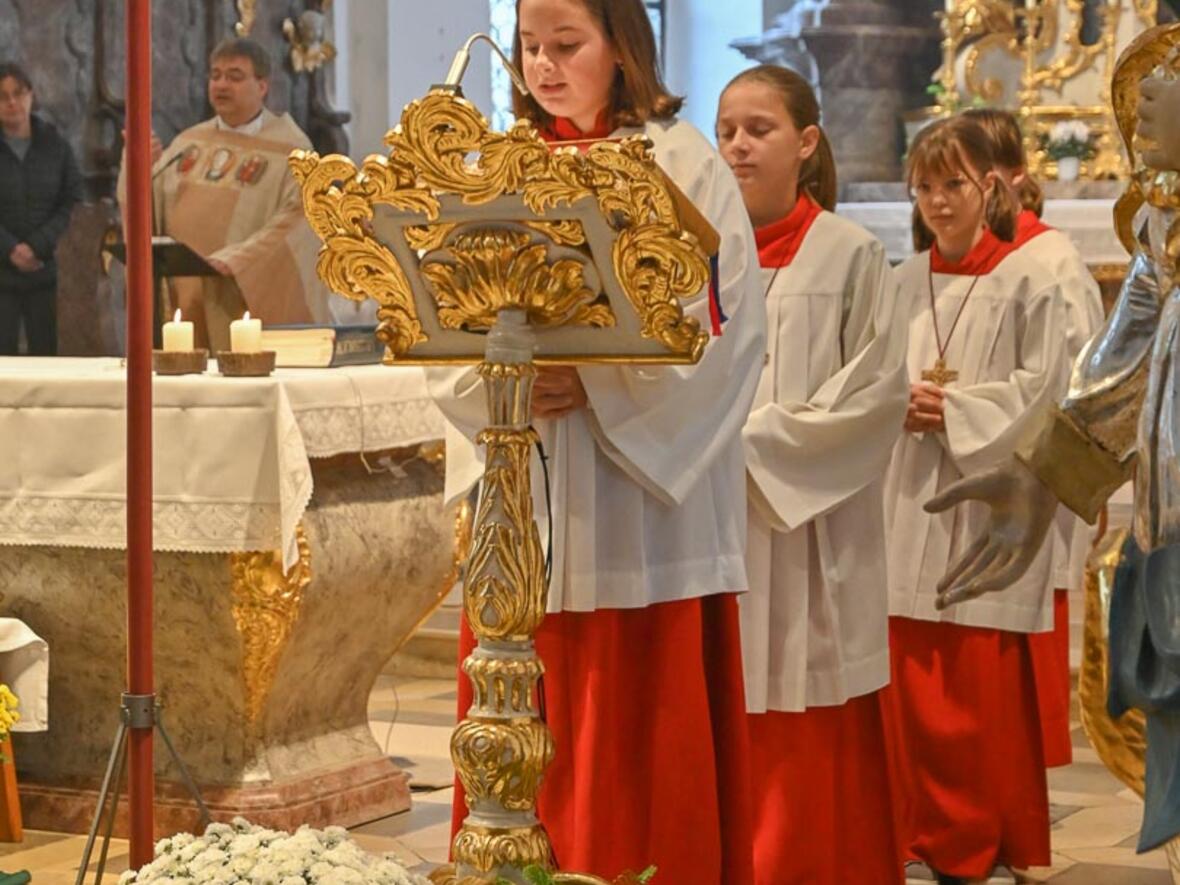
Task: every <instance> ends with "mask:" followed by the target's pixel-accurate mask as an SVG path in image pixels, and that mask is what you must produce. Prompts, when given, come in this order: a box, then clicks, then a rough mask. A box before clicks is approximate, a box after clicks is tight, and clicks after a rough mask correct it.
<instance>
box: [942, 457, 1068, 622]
mask: <svg viewBox="0 0 1180 885" xmlns="http://www.w3.org/2000/svg"><path fill="white" fill-rule="evenodd" d="M963 501H982V502H983V503H984V504H987V505H988V507H989V508H991V514H990V516H989V518H988V524H987V530H986V531H985V532H984V533H983V534H981V535H980V536H979V537H978V538H976V539H975V540H974V541H973V542H972V544H971V546H970V547H968V548H967V549H966V550H965V551H963V555H962V556H960V557H959V558H958V560H957V561H955V562H954V563H953V564H952V565H951V567H950V568H949V569H948V570H947V573H946V574H945V575H944V576H943V578H942V580H941V581H939V583H938V600H937V606H938V608H940V609H943V608H946V607H947V606H951V605H954V604H955V603H957V602H963V601H965V600H967V599H974V598H975V597H977V596H982V595H983V594H984V593H991V592H994V591H996V590H1003V589H1004V588H1005V587H1007V586H1009V585H1010V584H1012V583H1013V582H1014V581H1016V579H1017V578H1019V577H1020V576H1021V575H1023V574H1024V573H1025V571H1026V570H1027V569H1028V567H1029V565H1031V564H1032V561H1033V559H1034V558H1036V555H1037V552H1038V551H1039V550H1040V549H1041V543H1042V542H1043V541H1044V540H1045V534H1046V533H1047V532H1048V530H1049V526H1050V524H1051V523H1052V522H1053V514H1054V512H1055V510H1056V508H1057V498H1056V497H1055V496H1054V495H1053V493H1052V492H1051V491H1049V489H1048V488H1046V487H1045V486H1044V485H1043V484H1042V483H1041V481H1040V480H1039V479H1037V478H1036V476H1034V475H1033V473H1032V471H1030V470H1029V469H1028V468H1027V467H1025V466H1024V464H1022V463H1021V462H1020V461H1018V460H1016V459H1015V458H1012V459H1011V460H1010V461H1008V462H1007V463H1005V464H1003V465H1001V466H999V467H995V468H993V469H991V470H988V471H986V472H984V473H979V474H976V475H975V476H967V477H964V478H963V479H961V480H959V481H958V482H956V483H955V484H953V485H951V486H948V487H947V488H946V489H944V490H943V491H942V492H941V493H940V494H938V495H935V496H934V497H933V498H931V499H930V500H929V501H927V502H926V505H925V508H926V511H927V512H928V513H939V512H941V511H943V510H947V509H949V508H951V507H953V506H955V505H956V504H960V503H962V502H963Z"/></svg>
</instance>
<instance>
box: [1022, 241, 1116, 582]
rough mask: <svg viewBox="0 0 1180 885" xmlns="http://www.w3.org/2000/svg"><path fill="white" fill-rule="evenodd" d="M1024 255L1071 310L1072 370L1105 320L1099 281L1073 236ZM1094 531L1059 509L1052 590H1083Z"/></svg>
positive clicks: (1033, 244)
mask: <svg viewBox="0 0 1180 885" xmlns="http://www.w3.org/2000/svg"><path fill="white" fill-rule="evenodd" d="M1019 251H1020V253H1021V254H1023V255H1026V256H1028V257H1029V258H1031V259H1033V260H1034V261H1036V262H1037V263H1038V264H1040V265H1041V266H1042V267H1044V268H1046V269H1047V270H1048V271H1049V273H1050V274H1051V275H1052V276H1053V277H1054V278H1055V279H1056V280H1057V282H1058V284H1060V286H1061V294H1062V296H1063V297H1064V298H1065V307H1066V316H1067V321H1066V356H1067V358H1068V359H1069V362H1070V364H1071V365H1072V363H1073V361H1074V360H1075V359H1076V358H1077V356H1078V354H1079V353H1081V352H1082V348H1083V347H1084V346H1085V345H1086V342H1087V341H1089V340H1090V339H1091V338H1092V337H1094V335H1095V334H1097V332H1098V330H1099V329H1101V328H1102V322H1103V320H1104V319H1105V317H1104V315H1103V308H1102V291H1101V289H1099V287H1098V281H1097V280H1095V279H1094V275H1093V274H1091V273H1090V271H1089V269H1088V268H1087V267H1086V262H1085V260H1084V259H1083V258H1082V255H1081V253H1080V252H1078V249H1077V246H1075V245H1074V243H1073V240H1071V239H1070V238H1069V235H1068V234H1065V233H1062V232H1061V231H1059V230H1054V229H1052V228H1050V229H1049V230H1046V231H1043V232H1042V233H1039V234H1037V235H1036V236H1034V237H1033V238H1032V239H1030V240H1028V241H1027V242H1026V243H1024V244H1023V245H1022V246H1021V247H1020V249H1019ZM1093 539H1094V529H1093V528H1092V527H1091V526H1089V525H1088V524H1087V523H1086V521H1085V520H1084V519H1082V518H1081V517H1079V516H1077V515H1075V514H1074V513H1073V511H1071V510H1070V509H1069V508H1067V507H1064V506H1061V507H1058V508H1057V517H1056V519H1055V520H1054V522H1053V528H1052V530H1051V533H1050V535H1049V541H1048V543H1052V544H1053V586H1054V587H1056V588H1060V589H1063V590H1080V589H1082V582H1083V580H1084V576H1085V570H1086V557H1087V556H1089V554H1090V545H1091V544H1092V543H1093Z"/></svg>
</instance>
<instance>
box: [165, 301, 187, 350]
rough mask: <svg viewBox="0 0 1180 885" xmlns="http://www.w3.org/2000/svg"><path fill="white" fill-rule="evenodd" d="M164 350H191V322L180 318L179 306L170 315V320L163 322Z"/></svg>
mask: <svg viewBox="0 0 1180 885" xmlns="http://www.w3.org/2000/svg"><path fill="white" fill-rule="evenodd" d="M164 349H165V350H185V351H188V350H192V349H193V324H192V323H190V322H188V321H187V320H184V321H182V320H181V319H180V308H177V309H176V313H175V314H173V316H172V322H170V323H164Z"/></svg>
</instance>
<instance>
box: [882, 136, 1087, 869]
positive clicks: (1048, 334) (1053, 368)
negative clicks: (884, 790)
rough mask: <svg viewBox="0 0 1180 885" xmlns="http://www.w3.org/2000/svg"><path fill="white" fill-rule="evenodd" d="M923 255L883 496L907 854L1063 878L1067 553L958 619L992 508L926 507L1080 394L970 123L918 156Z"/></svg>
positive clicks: (912, 267) (910, 272) (911, 297)
mask: <svg viewBox="0 0 1180 885" xmlns="http://www.w3.org/2000/svg"><path fill="white" fill-rule="evenodd" d="M907 177H908V181H909V184H910V187H911V189H912V191H913V193H914V194H915V197H916V203H917V205H916V207H915V215H914V244H915V248H916V249H917V250H919V252H918V254H917V255H915V256H914V257H913V258H911V259H909V260H908V261H906V262H905V263H904V264H903V265H902V266H901V267H900V268H898V271H897V276H898V283H899V286H900V288H901V292H902V296H903V298H904V299H905V300H906V302H907V303H908V321H909V356H908V364H909V376H910V381H911V395H910V407H909V411H908V412H907V416H906V424H905V430H904V432H903V433H902V435H901V438H900V439H899V440H898V442H897V445H896V448H895V450H894V453H893V460H892V463H891V465H890V469H889V473H888V476H887V480H886V486H885V504H886V528H887V531H888V545H889V561H888V570H887V573H888V578H889V596H890V615H891V616H892V617H891V619H890V643H891V652H892V668H893V686H892V690H891V692H890V698H891V699H892V700H893V701H894V702H895V703H896V704H897V717H896V722H897V725H898V734H899V737H900V740H899V741H898V742H897V744H896V745H895V747H894V749H895V750H896V761H897V768H898V770H899V771H900V773H901V774H902V776H903V777H904V778H905V782H906V784H907V786H908V796H907V799H908V805H909V808H910V811H911V814H910V815H909V816H908V818H907V820H906V822H905V827H906V830H907V832H906V844H905V848H906V850H907V851H908V852H909V853H910V854H911V855H912V856H915V857H917V858H919V859H921V860H924V861H926V862H927V863H928V864H929V865H930V866H931V867H933V868H934V869H935V870H936V871H937V872H939V873H940V874H943V875H944V876H946V877H950V878H949V879H948V881H958V880H960V879H962V880H966V881H974V880H984V879H986V877H987V875H988V874H989V872H990V871H991V870H992V868H993V867H994V866H995V865H997V864H1006V865H1009V866H1014V867H1028V866H1034V865H1045V864H1047V863H1048V862H1049V817H1048V796H1047V788H1046V782H1045V769H1044V754H1043V751H1042V738H1041V729H1040V714H1039V710H1038V704H1037V694H1036V685H1035V680H1034V678H1033V669H1032V655H1031V651H1030V645H1029V636H1030V635H1031V634H1033V633H1037V632H1043V631H1048V630H1050V629H1051V628H1052V626H1053V597H1052V565H1053V563H1052V548H1051V547H1050V546H1049V545H1046V547H1045V548H1044V549H1043V550H1042V551H1041V554H1040V556H1039V559H1038V562H1037V563H1036V564H1035V565H1034V567H1033V568H1031V569H1030V570H1029V571H1028V573H1027V574H1026V575H1025V577H1024V579H1023V580H1022V582H1021V583H1020V585H1019V586H1016V587H1013V588H1012V590H1011V592H1010V593H1009V594H1008V595H1003V596H1002V597H1001V594H994V595H993V596H990V597H987V598H986V599H982V600H975V601H974V602H973V603H970V604H965V605H962V606H958V607H956V608H954V609H951V610H947V611H939V610H937V609H936V607H935V604H934V603H935V595H936V588H937V584H938V581H939V580H940V579H941V577H942V575H943V574H944V573H945V572H946V570H947V567H948V566H949V565H950V564H951V563H952V562H954V561H955V560H956V559H957V558H958V557H959V556H960V555H961V554H962V553H963V552H964V550H965V549H966V545H967V544H968V543H970V541H971V539H973V538H975V537H976V535H977V534H979V531H980V526H981V525H982V524H983V520H984V519H985V518H986V516H987V514H986V512H981V510H982V508H980V509H974V510H960V511H956V512H955V513H948V514H940V515H931V514H928V513H926V512H925V511H924V510H923V506H922V505H923V504H924V503H925V502H926V501H928V500H929V499H930V498H931V497H932V496H933V495H934V494H936V493H937V492H938V491H940V490H941V489H943V488H944V487H946V486H947V485H948V484H950V483H952V482H954V481H955V480H957V479H958V478H959V477H961V476H963V475H964V474H967V473H974V472H976V471H977V470H979V469H981V468H983V467H986V466H989V465H992V464H995V463H997V462H999V461H1002V460H1004V459H1005V458H1007V457H1009V456H1010V455H1011V453H1012V451H1013V450H1014V448H1015V447H1016V445H1017V444H1018V443H1019V442H1020V441H1021V439H1022V437H1023V436H1024V435H1025V434H1026V433H1027V432H1028V431H1029V429H1030V428H1031V427H1032V426H1034V425H1036V424H1037V422H1038V419H1040V418H1041V417H1042V414H1043V411H1044V409H1046V408H1047V407H1048V405H1049V404H1051V403H1053V402H1055V401H1056V397H1057V396H1058V395H1059V394H1060V393H1061V392H1062V391H1063V390H1064V387H1065V383H1066V381H1067V378H1068V372H1069V361H1068V358H1067V348H1066V323H1067V315H1066V314H1067V311H1066V306H1065V302H1064V298H1063V296H1062V293H1061V289H1060V286H1059V285H1058V283H1057V281H1056V279H1055V278H1054V277H1053V275H1052V274H1051V273H1050V271H1049V269H1048V268H1046V267H1044V266H1043V265H1041V264H1039V263H1037V262H1035V261H1033V260H1032V259H1031V258H1029V257H1028V256H1026V255H1024V254H1023V253H1022V252H1021V251H1019V250H1017V249H1016V247H1015V244H1014V243H1013V242H1012V238H1013V236H1014V235H1015V230H1016V216H1017V214H1018V204H1017V202H1016V200H1015V197H1014V196H1013V195H1012V193H1011V192H1010V191H1009V190H1008V188H1007V187H1005V186H1004V184H1003V183H1002V182H1001V181H1000V180H999V177H998V175H997V173H996V172H995V160H994V156H993V152H992V150H991V142H990V140H989V138H988V136H987V133H986V132H985V130H984V129H983V127H982V126H980V124H979V123H978V122H975V121H973V120H971V119H968V118H966V117H957V118H952V119H950V120H946V121H943V122H941V123H937V124H934V125H933V126H932V127H930V128H929V129H927V130H925V131H924V132H923V133H921V134H920V135H919V137H918V138H917V140H916V141H915V144H914V145H913V146H912V147H911V148H910V153H909V164H908V170H907Z"/></svg>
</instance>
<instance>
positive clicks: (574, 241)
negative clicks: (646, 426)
mask: <svg viewBox="0 0 1180 885" xmlns="http://www.w3.org/2000/svg"><path fill="white" fill-rule="evenodd" d="M459 73H460V74H461V68H460V69H459ZM448 79H450V78H448ZM455 79H457V75H456V77H455ZM386 143H387V145H388V146H389V147H390V153H389V155H388V157H380V156H371V157H369V158H368V159H367V160H366V161H365V163H364V165H363V167H362V168H361V169H360V170H358V169H357V168H356V166H355V165H354V164H353V163H352V161H351V160H349V159H348V158H346V157H341V156H328V157H324V158H320V157H319V156H318V155H316V154H308V153H296V154H295V155H293V156H292V159H291V166H292V169H293V171H294V173H295V176H296V178H298V179H299V181H300V182H301V183H302V187H303V200H304V211H305V212H306V214H307V217H308V220H309V222H310V223H311V226H312V228H313V229H314V230H315V231H316V232H317V233H318V234H319V235H320V237H321V238H322V239H323V240H324V247H323V249H322V250H321V255H320V262H319V272H320V275H321V276H322V277H323V278H324V280H325V281H326V282H327V283H328V284H329V285H330V286H331V287H332V289H333V290H335V291H338V292H341V293H344V294H347V295H350V296H351V297H353V298H356V299H358V300H360V299H365V298H372V299H373V300H375V301H377V302H378V304H379V311H378V319H379V323H380V325H379V328H378V336H379V337H380V338H381V339H382V340H383V341H385V343H386V344H387V361H389V362H395V361H396V362H399V363H400V362H411V363H415V362H416V363H423V364H428V365H429V364H448V365H472V366H476V368H475V370H474V371H475V372H476V373H478V376H479V377H480V378H481V379H482V381H483V384H484V388H485V391H486V394H487V403H488V426H487V428H486V429H485V430H484V431H483V432H482V433H481V434H480V435H479V442H480V443H481V444H483V445H484V446H485V447H486V462H485V472H484V479H483V485H482V491H481V497H480V502H479V504H478V506H477V510H476V518H475V525H474V528H473V531H472V550H471V554H470V557H469V558H468V561H467V571H466V575H465V583H464V601H463V605H464V614H465V616H466V618H467V622H468V623H469V624H470V625H471V628H472V630H473V631H474V633H475V635H476V637H477V639H478V647H477V648H476V650H475V651H474V652H473V653H472V654H471V655H470V656H469V657H468V658H467V660H466V661H465V662H464V664H463V669H464V671H465V672H466V674H467V676H468V677H469V678H470V679H471V683H472V686H473V689H474V695H475V700H474V703H473V705H472V707H471V709H470V710H469V711H468V713H467V716H466V718H465V719H464V720H463V721H462V722H461V723H460V724H459V726H458V727H457V728H456V729H455V732H454V734H453V736H452V740H451V757H452V759H453V760H454V762H455V768H456V771H457V773H458V776H459V778H460V780H461V781H462V783H463V787H464V789H465V792H466V797H467V805H468V810H469V813H468V816H467V818H466V820H465V822H464V824H463V826H462V828H461V829H460V831H459V833H458V835H457V836H456V838H455V840H454V843H453V845H452V854H453V857H454V859H455V865H454V867H447V868H444V869H441V870H438V871H436V872H435V873H434V875H433V876H432V878H433V879H434V881H436V882H439V883H444V882H445V883H461V885H474V883H481V882H494V881H495V880H496V879H497V877H500V876H502V877H504V878H506V879H507V880H509V881H511V882H514V883H524V882H525V881H526V880H525V878H524V874H523V871H524V869H525V868H526V867H528V866H531V865H536V866H539V867H543V868H549V866H550V857H551V851H550V845H549V840H548V837H547V836H546V834H545V831H544V829H543V828H542V826H541V825H540V823H539V821H538V819H537V815H536V807H537V795H538V791H539V790H540V786H541V780H542V778H543V776H544V772H545V768H546V767H547V765H548V763H549V762H550V760H551V759H552V758H553V756H554V754H555V753H559V752H562V748H560V747H555V746H554V742H553V737H552V735H551V734H550V732H549V729H548V727H547V726H546V725H545V723H544V722H543V721H542V720H541V718H540V716H539V715H538V711H537V707H536V703H535V691H536V685H537V680H538V679H539V677H540V676H541V674H542V672H543V663H542V662H541V661H540V660H539V659H538V657H537V654H536V650H535V648H534V645H533V635H534V634H535V632H536V630H537V628H538V627H539V626H540V624H541V621H542V619H543V618H544V617H545V610H546V597H547V594H548V587H547V584H546V579H545V552H544V550H543V548H542V545H541V540H540V537H539V536H538V532H537V527H536V523H535V522H534V519H533V495H532V489H531V488H530V482H529V464H530V459H531V458H532V457H533V449H534V445H535V443H536V434H535V433H534V431H533V430H532V428H531V427H530V423H531V420H532V412H531V392H532V384H533V379H534V377H535V376H536V373H537V365H538V364H542V365H543V364H546V363H550V364H552V363H576V362H582V363H604V362H611V363H681V364H684V363H693V362H696V361H697V360H698V359H699V358H700V356H701V354H702V352H703V351H704V347H705V344H706V342H707V340H708V335H707V334H706V333H705V332H703V331H702V330H701V329H700V326H699V323H697V321H696V320H695V319H691V318H685V317H684V315H683V312H682V310H681V299H682V298H687V297H691V296H695V295H698V294H699V293H701V292H703V291H704V290H705V289H706V287H707V285H708V283H709V281H710V264H709V255H710V254H712V253H713V252H714V251H715V239H716V233H715V232H714V231H713V230H712V228H710V227H709V226H708V224H707V223H705V222H704V221H703V219H701V218H700V216H699V214H698V213H696V210H695V209H693V208H692V207H691V206H689V205H687V203H686V201H684V200H683V198H682V197H681V196H680V194H679V192H678V191H677V190H676V188H675V186H674V185H672V184H671V183H670V182H669V181H668V180H667V179H666V178H665V176H664V175H663V173H662V172H661V171H660V169H659V167H658V166H656V164H655V162H654V160H653V159H652V151H651V145H650V142H648V141H647V140H646V139H644V138H642V137H634V138H628V139H624V140H622V141H617V142H612V141H604V142H598V143H595V144H593V145H592V146H590V147H589V148H588V150H586V151H585V153H582V152H580V151H579V150H578V149H577V148H575V147H571V146H567V147H564V148H561V147H558V148H557V149H555V150H554V149H551V146H550V145H548V144H546V143H545V142H544V141H543V140H542V139H541V138H540V136H539V135H538V134H537V133H536V131H535V130H534V129H533V128H532V126H531V124H529V123H528V122H527V121H523V120H522V121H518V122H517V123H516V124H515V125H514V126H513V128H512V129H511V130H510V131H509V132H507V133H499V132H492V131H490V130H489V128H488V123H487V120H486V119H484V117H483V116H482V115H481V114H480V113H479V111H478V110H477V109H476V108H475V107H474V106H473V105H472V104H470V103H469V102H467V101H465V100H463V99H462V98H461V97H460V96H459V94H458V89H457V87H453V86H451V87H438V88H435V89H433V90H431V92H430V93H429V94H428V95H426V96H425V97H424V98H422V99H420V100H418V101H414V102H412V103H411V104H410V105H408V106H407V107H406V109H405V111H404V113H403V114H402V118H401V124H400V125H399V126H398V127H397V128H395V129H393V130H392V131H390V132H389V134H388V135H387V136H386ZM557 881H558V882H601V881H602V880H599V879H595V878H594V877H592V876H580V875H577V874H569V873H566V874H558V876H557Z"/></svg>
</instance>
